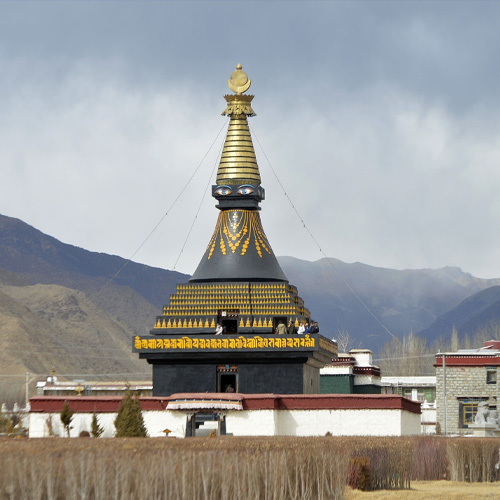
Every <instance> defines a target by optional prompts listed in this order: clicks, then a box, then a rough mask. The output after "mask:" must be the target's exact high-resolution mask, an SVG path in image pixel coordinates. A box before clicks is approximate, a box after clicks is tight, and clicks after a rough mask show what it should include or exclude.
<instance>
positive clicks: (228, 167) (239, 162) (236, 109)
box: [216, 64, 261, 185]
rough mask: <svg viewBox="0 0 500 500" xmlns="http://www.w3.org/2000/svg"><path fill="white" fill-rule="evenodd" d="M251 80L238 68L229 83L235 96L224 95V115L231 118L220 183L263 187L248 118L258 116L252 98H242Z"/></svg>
mask: <svg viewBox="0 0 500 500" xmlns="http://www.w3.org/2000/svg"><path fill="white" fill-rule="evenodd" d="M251 82H252V81H251V80H250V79H249V78H248V75H247V74H246V73H245V72H244V71H243V69H242V66H241V64H238V65H237V66H236V71H233V72H232V74H231V78H230V79H229V80H228V81H227V84H228V86H229V88H230V89H231V90H232V91H233V92H235V94H229V95H225V96H224V99H225V100H226V102H227V107H226V109H225V110H224V112H223V113H222V114H223V115H224V116H229V118H230V122H229V128H228V131H227V135H226V141H225V143H224V149H223V151H222V155H221V160H220V164H219V168H218V170H217V181H216V182H217V184H218V185H223V184H238V183H239V184H254V185H255V184H260V182H261V179H260V172H259V166H258V164H257V159H256V157H255V151H254V148H253V143H252V137H251V135H250V129H249V127H248V122H247V117H248V116H255V112H254V111H253V109H252V106H251V102H252V99H253V98H254V96H253V95H243V92H246V91H247V90H248V89H249V88H250V84H251Z"/></svg>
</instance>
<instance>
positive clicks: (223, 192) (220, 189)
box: [215, 186, 233, 196]
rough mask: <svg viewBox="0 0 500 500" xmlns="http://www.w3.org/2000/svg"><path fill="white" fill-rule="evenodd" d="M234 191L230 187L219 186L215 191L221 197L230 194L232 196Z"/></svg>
mask: <svg viewBox="0 0 500 500" xmlns="http://www.w3.org/2000/svg"><path fill="white" fill-rule="evenodd" d="M232 192H233V191H232V190H231V188H230V187H229V186H219V187H218V188H217V189H216V190H215V194H218V195H219V196H226V195H228V194H231V193H232Z"/></svg>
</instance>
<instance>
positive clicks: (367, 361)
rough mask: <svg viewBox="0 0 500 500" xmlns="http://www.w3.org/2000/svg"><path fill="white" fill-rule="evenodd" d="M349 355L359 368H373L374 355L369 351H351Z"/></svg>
mask: <svg viewBox="0 0 500 500" xmlns="http://www.w3.org/2000/svg"><path fill="white" fill-rule="evenodd" d="M349 354H350V355H351V356H352V357H353V358H354V359H355V360H356V364H357V365H358V366H372V358H373V353H372V351H370V350H369V349H351V350H350V351H349Z"/></svg>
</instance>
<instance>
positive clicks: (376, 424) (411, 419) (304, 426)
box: [279, 410, 420, 436]
mask: <svg viewBox="0 0 500 500" xmlns="http://www.w3.org/2000/svg"><path fill="white" fill-rule="evenodd" d="M327 432H330V433H331V434H332V435H333V436H401V435H410V434H420V415H418V414H415V413H410V412H408V411H402V410H290V411H287V412H282V413H281V415H280V418H279V435H281V436H324V435H325V434H326V433H327Z"/></svg>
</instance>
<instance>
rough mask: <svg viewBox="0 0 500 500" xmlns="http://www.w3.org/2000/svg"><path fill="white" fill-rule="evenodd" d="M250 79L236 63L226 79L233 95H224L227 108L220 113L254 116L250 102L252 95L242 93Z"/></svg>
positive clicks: (249, 83) (248, 84)
mask: <svg viewBox="0 0 500 500" xmlns="http://www.w3.org/2000/svg"><path fill="white" fill-rule="evenodd" d="M251 84H252V80H250V79H249V78H248V75H247V74H246V73H245V72H244V71H243V67H242V66H241V64H239V63H238V65H237V66H236V71H233V72H232V73H231V78H229V80H228V81H227V85H228V87H229V88H230V89H231V90H232V91H233V92H234V93H235V95H231V94H230V95H225V96H224V99H226V101H227V104H228V105H227V108H226V109H225V110H224V112H223V113H222V114H223V115H226V116H231V117H232V116H236V115H246V116H256V115H255V112H254V111H253V109H252V106H251V105H250V103H251V102H252V99H253V97H254V96H253V95H243V93H244V92H246V91H247V90H248V89H249V88H250V85H251Z"/></svg>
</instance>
